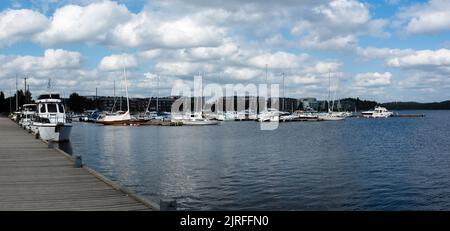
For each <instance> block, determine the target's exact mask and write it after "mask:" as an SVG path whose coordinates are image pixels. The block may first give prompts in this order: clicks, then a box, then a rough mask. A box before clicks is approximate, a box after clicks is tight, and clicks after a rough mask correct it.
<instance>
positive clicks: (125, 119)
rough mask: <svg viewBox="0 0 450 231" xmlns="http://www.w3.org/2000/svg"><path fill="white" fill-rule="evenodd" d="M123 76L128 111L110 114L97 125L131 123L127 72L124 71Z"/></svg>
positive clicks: (99, 120) (98, 121)
mask: <svg viewBox="0 0 450 231" xmlns="http://www.w3.org/2000/svg"><path fill="white" fill-rule="evenodd" d="M123 75H124V79H125V93H126V97H127V111H125V112H124V111H118V112H116V113H109V114H106V115H104V116H103V117H101V118H100V119H98V120H97V123H100V124H103V125H128V124H129V123H130V121H131V115H130V99H129V98H128V83H127V72H126V69H125V68H124V69H123Z"/></svg>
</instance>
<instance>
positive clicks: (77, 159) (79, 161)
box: [74, 155, 83, 168]
mask: <svg viewBox="0 0 450 231" xmlns="http://www.w3.org/2000/svg"><path fill="white" fill-rule="evenodd" d="M74 158H75V161H74V166H75V168H81V167H83V161H82V159H81V156H80V155H76V156H75V157H74Z"/></svg>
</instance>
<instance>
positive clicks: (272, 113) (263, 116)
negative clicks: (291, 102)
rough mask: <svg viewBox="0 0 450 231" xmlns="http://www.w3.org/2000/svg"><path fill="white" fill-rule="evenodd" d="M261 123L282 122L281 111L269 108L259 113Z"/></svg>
mask: <svg viewBox="0 0 450 231" xmlns="http://www.w3.org/2000/svg"><path fill="white" fill-rule="evenodd" d="M258 121H259V122H278V121H280V111H279V110H277V109H275V108H267V110H264V111H262V112H260V113H259V116H258Z"/></svg>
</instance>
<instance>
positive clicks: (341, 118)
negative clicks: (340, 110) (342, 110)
mask: <svg viewBox="0 0 450 231" xmlns="http://www.w3.org/2000/svg"><path fill="white" fill-rule="evenodd" d="M319 119H320V120H323V121H340V120H345V117H338V116H319Z"/></svg>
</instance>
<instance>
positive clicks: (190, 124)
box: [183, 120, 219, 126]
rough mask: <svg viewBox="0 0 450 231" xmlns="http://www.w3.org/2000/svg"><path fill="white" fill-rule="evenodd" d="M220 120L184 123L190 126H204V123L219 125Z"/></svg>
mask: <svg viewBox="0 0 450 231" xmlns="http://www.w3.org/2000/svg"><path fill="white" fill-rule="evenodd" d="M217 124H219V121H214V120H211V121H183V125H188V126H202V125H217Z"/></svg>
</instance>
